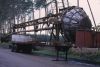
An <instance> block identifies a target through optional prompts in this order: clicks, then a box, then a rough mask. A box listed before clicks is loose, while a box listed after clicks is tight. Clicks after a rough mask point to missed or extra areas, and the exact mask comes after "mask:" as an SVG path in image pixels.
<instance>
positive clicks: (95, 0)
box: [35, 0, 100, 26]
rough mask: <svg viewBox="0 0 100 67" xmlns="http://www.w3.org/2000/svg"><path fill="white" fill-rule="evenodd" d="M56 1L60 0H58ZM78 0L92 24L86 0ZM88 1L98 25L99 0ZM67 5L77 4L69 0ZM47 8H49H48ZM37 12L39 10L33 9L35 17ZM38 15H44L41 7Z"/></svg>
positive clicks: (99, 20) (99, 22) (99, 15)
mask: <svg viewBox="0 0 100 67" xmlns="http://www.w3.org/2000/svg"><path fill="white" fill-rule="evenodd" d="M58 1H60V0H58ZM64 1H65V4H66V0H64ZM79 1H80V4H79V6H80V7H82V8H83V9H84V10H85V11H86V13H87V14H88V16H89V18H90V19H91V21H92V25H93V26H94V22H93V19H92V16H91V12H90V9H89V6H88V4H87V0H79ZM89 2H90V6H91V9H92V12H93V16H94V18H95V22H96V25H98V24H100V0H89ZM69 5H70V6H75V5H77V0H69ZM58 6H59V5H58ZM49 10H50V8H49ZM38 14H39V12H38V11H35V18H38V17H39V15H38ZM40 16H41V17H43V16H44V14H43V9H41V15H40Z"/></svg>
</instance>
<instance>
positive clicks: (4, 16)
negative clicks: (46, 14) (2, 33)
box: [0, 0, 33, 22]
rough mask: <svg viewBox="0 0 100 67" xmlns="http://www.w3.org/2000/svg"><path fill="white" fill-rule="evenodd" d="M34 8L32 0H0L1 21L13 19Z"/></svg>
mask: <svg viewBox="0 0 100 67" xmlns="http://www.w3.org/2000/svg"><path fill="white" fill-rule="evenodd" d="M32 8H33V1H32V0H0V21H1V22H2V21H4V20H8V19H12V18H14V17H15V16H17V15H19V14H22V13H25V12H28V11H30V10H31V9H32Z"/></svg>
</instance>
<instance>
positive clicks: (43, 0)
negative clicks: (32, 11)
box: [34, 0, 54, 9]
mask: <svg viewBox="0 0 100 67" xmlns="http://www.w3.org/2000/svg"><path fill="white" fill-rule="evenodd" d="M53 1H54V0H52V1H50V2H48V0H34V4H35V8H36V9H39V8H43V7H47V6H48V5H49V4H51V3H52V2H53Z"/></svg>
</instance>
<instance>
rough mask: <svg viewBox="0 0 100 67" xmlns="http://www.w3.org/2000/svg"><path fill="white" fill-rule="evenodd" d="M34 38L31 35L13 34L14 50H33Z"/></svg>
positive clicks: (27, 51) (26, 51) (29, 51)
mask: <svg viewBox="0 0 100 67" xmlns="http://www.w3.org/2000/svg"><path fill="white" fill-rule="evenodd" d="M33 41H34V39H33V38H32V37H31V36H29V35H21V34H13V35H12V36H11V42H12V49H11V51H12V52H25V53H31V52H32V44H33Z"/></svg>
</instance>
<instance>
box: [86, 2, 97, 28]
mask: <svg viewBox="0 0 100 67" xmlns="http://www.w3.org/2000/svg"><path fill="white" fill-rule="evenodd" d="M87 3H88V6H89V9H90V12H91V15H92V19H93V22H94V25H95V27H96V22H95V19H94V15H93V12H92V9H91V6H90V3H89V0H87Z"/></svg>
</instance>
